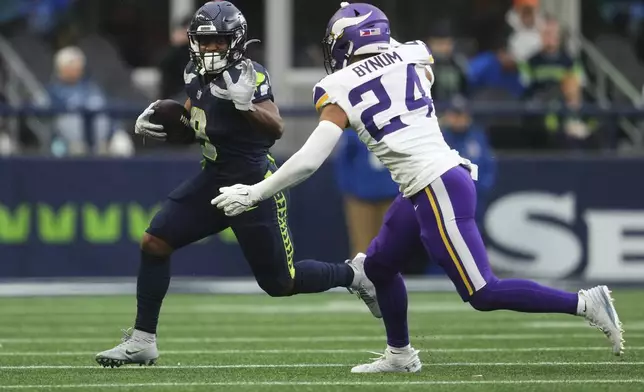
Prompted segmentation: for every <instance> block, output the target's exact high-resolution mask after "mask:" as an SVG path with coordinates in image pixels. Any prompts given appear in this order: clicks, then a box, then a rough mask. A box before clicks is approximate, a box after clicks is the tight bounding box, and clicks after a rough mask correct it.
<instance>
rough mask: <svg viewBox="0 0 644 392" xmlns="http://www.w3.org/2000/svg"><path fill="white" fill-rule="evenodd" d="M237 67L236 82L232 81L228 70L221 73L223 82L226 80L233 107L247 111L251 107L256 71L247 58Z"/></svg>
mask: <svg viewBox="0 0 644 392" xmlns="http://www.w3.org/2000/svg"><path fill="white" fill-rule="evenodd" d="M237 67H239V68H240V69H241V73H240V74H239V79H238V80H237V83H233V79H232V78H231V77H230V73H229V72H228V71H224V73H223V77H224V82H226V88H227V89H228V93H229V94H230V98H231V99H232V101H233V103H234V104H235V108H237V110H241V111H244V112H247V111H249V110H251V108H252V107H253V95H254V94H255V88H256V83H257V71H255V67H253V63H252V61H250V60H248V59H246V60H243V61H242V62H241V63H239V65H237Z"/></svg>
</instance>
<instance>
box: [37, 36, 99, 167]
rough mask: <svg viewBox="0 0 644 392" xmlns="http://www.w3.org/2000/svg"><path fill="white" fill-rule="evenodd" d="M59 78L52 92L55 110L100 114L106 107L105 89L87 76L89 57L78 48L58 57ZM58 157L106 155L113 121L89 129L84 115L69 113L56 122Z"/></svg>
mask: <svg viewBox="0 0 644 392" xmlns="http://www.w3.org/2000/svg"><path fill="white" fill-rule="evenodd" d="M54 67H55V76H54V80H53V81H52V82H51V83H50V84H49V86H48V91H49V95H50V97H51V101H52V106H53V107H54V108H59V109H63V110H78V109H88V110H99V109H102V108H104V107H105V104H106V102H105V95H104V94H103V91H102V90H101V88H100V87H99V86H98V85H96V84H95V83H94V82H92V81H91V80H90V79H89V78H88V77H87V75H86V74H85V55H84V54H83V52H82V51H81V50H80V49H79V48H77V47H74V46H69V47H66V48H63V49H61V50H60V51H58V52H57V53H56V55H55V57H54ZM54 124H55V125H54V128H55V129H54V142H53V144H52V151H53V153H54V155H58V156H61V155H83V154H87V153H89V152H91V151H92V150H93V152H94V153H99V154H104V153H107V151H108V141H109V138H110V133H111V132H110V124H109V120H108V119H107V118H106V117H105V116H103V115H99V116H96V117H95V118H94V121H93V122H91V123H90V124H89V125H90V127H89V129H86V127H85V125H86V121H85V118H84V117H83V115H82V114H78V113H69V114H62V115H59V116H57V117H56V119H55V121H54Z"/></svg>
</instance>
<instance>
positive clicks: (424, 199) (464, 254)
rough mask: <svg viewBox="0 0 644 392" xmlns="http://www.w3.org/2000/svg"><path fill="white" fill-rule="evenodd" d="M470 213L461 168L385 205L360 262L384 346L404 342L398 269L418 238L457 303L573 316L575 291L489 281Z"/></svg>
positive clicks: (470, 191) (468, 186)
mask: <svg viewBox="0 0 644 392" xmlns="http://www.w3.org/2000/svg"><path fill="white" fill-rule="evenodd" d="M475 210H476V189H475V187H474V182H473V180H472V179H471V177H470V173H469V171H468V170H467V169H465V168H463V167H461V166H457V167H454V168H452V169H450V170H449V171H447V172H446V173H444V174H443V175H442V176H441V177H440V178H439V179H437V180H435V181H433V182H432V183H431V184H430V185H429V186H428V187H427V188H426V189H425V190H423V191H421V192H419V193H417V194H415V195H414V196H412V197H411V198H409V199H407V198H403V197H402V195H399V196H398V197H397V198H396V200H394V202H393V203H392V205H391V207H390V208H389V211H388V212H387V214H386V215H385V219H384V222H383V225H382V228H381V230H380V232H379V233H378V236H377V237H376V238H374V239H373V241H372V242H371V244H370V246H369V248H368V249H367V259H366V261H365V271H366V273H367V276H368V277H369V279H371V281H372V282H373V283H374V285H375V286H376V291H377V294H378V301H379V303H380V309H381V311H382V314H383V321H384V323H385V327H386V330H387V338H388V344H389V345H391V346H394V347H402V346H405V345H407V344H409V337H408V332H407V293H406V289H405V285H404V282H403V279H402V277H401V276H400V273H399V272H400V270H401V267H402V265H403V263H404V262H405V261H406V260H407V259H409V258H411V254H410V252H411V250H412V249H414V248H416V246H415V244H417V243H418V241H419V240H420V241H422V244H423V246H424V248H425V250H426V251H427V253H428V254H429V255H430V257H431V259H432V261H434V262H436V263H438V264H439V265H440V266H441V267H442V268H443V269H444V270H445V272H446V274H447V276H448V277H449V278H450V279H451V280H452V282H453V283H454V286H456V290H457V291H458V293H459V294H460V295H461V298H462V299H463V300H464V301H469V303H470V304H471V305H472V306H473V307H474V308H476V309H478V310H496V309H507V310H516V311H522V312H539V313H543V312H545V313H549V312H551V313H568V314H575V312H576V309H577V294H575V293H567V292H563V291H559V290H555V289H551V288H548V287H544V286H540V285H538V284H537V283H534V282H531V281H526V280H516V279H509V280H499V279H498V278H496V277H495V276H494V274H493V273H492V270H491V268H490V264H489V261H488V258H487V253H486V250H485V245H484V243H483V240H482V238H481V235H480V233H479V230H478V227H477V226H476V222H475V220H474V217H475Z"/></svg>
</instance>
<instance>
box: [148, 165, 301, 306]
mask: <svg viewBox="0 0 644 392" xmlns="http://www.w3.org/2000/svg"><path fill="white" fill-rule="evenodd" d="M270 169H271V171H274V170H276V168H275V167H274V166H273V167H271V168H270ZM262 179H263V176H262V177H260V178H256V179H250V180H251V181H250V182H248V183H249V184H251V183H255V182H258V181H260V180H262ZM220 186H221V185H220V184H218V183H217V181H213V178H212V173H211V172H209V170H208V169H205V170H203V171H202V172H201V173H199V174H197V175H196V176H195V177H193V178H191V179H189V180H188V181H186V182H185V183H183V184H182V185H181V186H180V187H179V188H177V189H176V190H175V191H173V192H172V193H171V194H170V195H169V196H168V199H167V200H166V201H165V203H164V204H163V206H162V208H161V210H160V211H159V212H158V213H157V214H156V215H155V217H154V218H153V219H152V222H151V223H150V227H149V228H148V229H147V232H148V233H149V234H150V235H153V236H155V237H157V238H160V239H161V240H163V241H165V242H167V243H168V245H170V246H171V247H172V248H173V249H174V250H177V249H180V248H182V247H184V246H186V245H189V244H191V243H193V242H196V241H199V240H201V239H203V238H206V237H208V236H211V235H213V234H216V233H218V232H220V231H222V230H224V229H226V228H228V227H231V228H232V230H233V232H234V233H235V236H236V237H237V240H238V241H239V245H240V246H241V249H242V252H243V253H244V256H245V258H246V260H247V261H248V263H249V265H250V267H251V269H252V271H253V274H254V275H255V278H256V279H257V283H258V284H259V286H260V287H261V288H262V289H263V290H264V291H266V293H268V294H269V295H271V296H283V295H288V294H289V293H290V290H291V289H292V287H293V278H294V277H295V268H294V266H293V254H294V247H293V242H292V240H291V238H292V236H291V232H290V230H289V227H288V224H287V196H286V195H285V194H284V193H278V194H277V195H275V196H274V197H272V198H271V199H268V200H264V201H262V202H261V203H259V204H258V205H257V207H256V208H254V209H252V210H249V211H247V212H244V213H243V214H240V215H238V216H235V217H227V216H225V215H224V213H223V211H221V210H219V209H218V208H216V207H215V206H213V205H211V204H210V201H211V200H212V199H213V198H214V197H215V196H216V195H217V194H219V190H218V189H219V187H220Z"/></svg>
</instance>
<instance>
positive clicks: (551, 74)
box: [520, 18, 599, 148]
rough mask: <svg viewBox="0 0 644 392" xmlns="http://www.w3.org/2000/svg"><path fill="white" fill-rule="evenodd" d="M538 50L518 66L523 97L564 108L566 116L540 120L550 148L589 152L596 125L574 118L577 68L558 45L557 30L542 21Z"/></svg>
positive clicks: (579, 80)
mask: <svg viewBox="0 0 644 392" xmlns="http://www.w3.org/2000/svg"><path fill="white" fill-rule="evenodd" d="M541 40H542V49H541V50H540V51H539V52H538V53H537V54H535V55H534V56H532V57H531V58H530V59H529V60H528V61H527V62H525V63H523V64H521V65H520V70H521V79H522V82H523V84H524V85H525V87H526V97H527V98H528V99H531V100H533V101H537V102H545V103H555V104H563V105H565V106H566V107H567V108H568V110H569V112H568V113H566V114H564V115H560V114H554V113H553V114H550V115H548V116H546V117H545V119H544V122H545V123H544V126H545V129H546V130H547V131H548V132H549V134H550V137H549V138H550V139H551V147H560V148H561V147H563V148H590V147H593V146H595V145H596V142H597V140H596V139H597V137H596V136H595V137H591V136H592V134H593V133H595V131H597V130H598V128H599V122H598V121H596V120H595V119H592V118H587V117H585V116H581V115H579V114H578V111H579V109H580V108H581V106H582V78H583V71H582V67H581V65H580V64H579V63H578V62H577V61H576V60H575V59H573V58H572V57H571V56H570V55H569V54H568V53H567V51H566V50H565V48H564V47H563V45H562V39H561V26H560V24H559V22H558V21H557V20H556V19H554V18H546V19H545V20H544V23H543V26H542V28H541Z"/></svg>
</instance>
